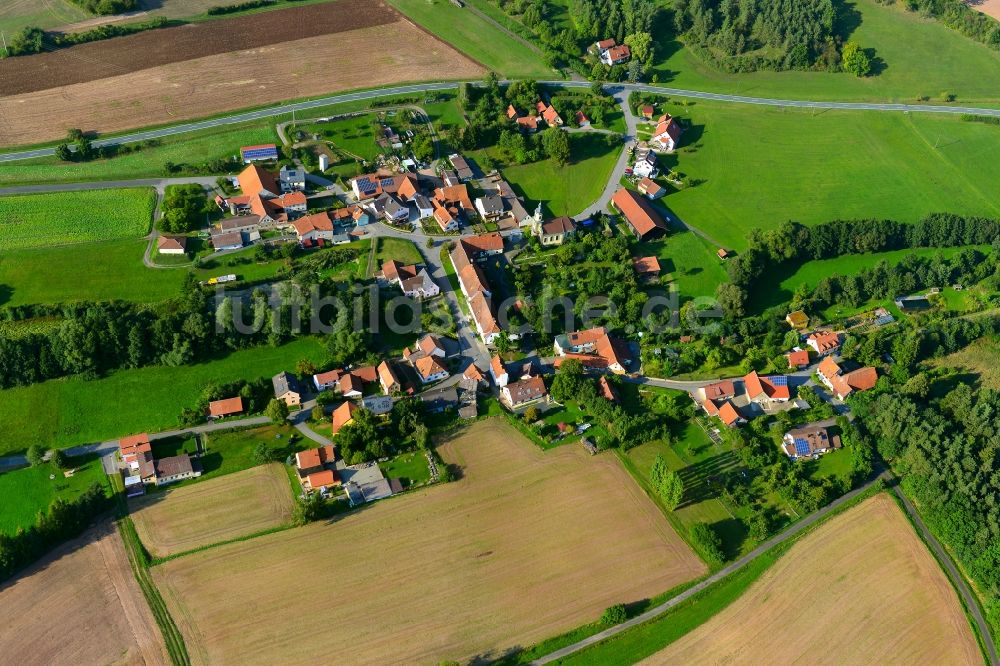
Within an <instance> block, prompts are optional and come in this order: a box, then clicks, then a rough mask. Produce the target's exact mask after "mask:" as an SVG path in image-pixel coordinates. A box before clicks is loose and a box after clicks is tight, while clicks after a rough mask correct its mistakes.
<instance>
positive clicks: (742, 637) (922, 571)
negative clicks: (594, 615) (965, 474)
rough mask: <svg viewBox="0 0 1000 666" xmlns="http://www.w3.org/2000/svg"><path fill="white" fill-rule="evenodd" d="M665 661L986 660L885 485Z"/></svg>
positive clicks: (652, 664) (651, 664)
mask: <svg viewBox="0 0 1000 666" xmlns="http://www.w3.org/2000/svg"><path fill="white" fill-rule="evenodd" d="M641 663H642V664H643V666H657V665H660V664H664V665H666V664H695V663H697V664H706V665H707V664H764V663H770V664H815V665H822V664H829V665H830V666H834V665H838V666H840V665H844V664H859V665H860V664H950V665H958V664H969V665H971V664H982V663H983V658H982V656H981V655H980V652H979V646H978V645H977V644H976V639H975V636H974V635H973V633H972V630H971V628H970V627H969V622H968V620H967V619H966V617H965V614H964V612H963V611H962V607H961V605H960V604H959V600H958V597H957V595H956V594H955V591H954V590H953V589H952V587H951V585H950V584H949V582H948V579H947V578H946V577H945V575H944V572H943V571H941V569H940V567H939V566H938V564H937V562H936V561H935V560H934V558H933V557H932V556H931V554H930V553H929V552H928V550H927V548H926V546H925V545H924V544H923V542H922V541H921V540H920V539H919V538H918V537H917V535H916V533H915V532H914V531H913V528H912V527H911V525H910V524H909V523H908V522H907V520H906V518H905V517H904V515H903V513H902V511H901V510H900V509H899V508H898V507H897V506H896V504H895V503H894V502H893V500H892V499H891V498H890V497H889V496H888V495H887V494H885V493H883V494H880V495H877V496H876V497H873V498H871V499H869V500H866V501H865V502H864V503H863V504H861V505H859V506H856V507H854V508H852V509H850V510H849V511H847V512H845V513H843V514H841V515H839V516H836V517H834V518H832V519H831V520H830V521H829V522H827V523H826V524H824V525H822V526H821V527H819V528H818V529H817V530H816V531H815V532H813V533H811V534H808V535H806V536H805V537H804V538H803V539H802V540H801V541H800V542H798V543H796V544H795V545H794V546H792V548H791V549H790V550H789V551H788V552H787V553H786V554H785V555H784V556H782V558H781V559H780V560H779V561H778V562H777V563H776V564H775V565H774V566H773V567H771V569H770V570H769V571H767V572H766V573H765V574H764V576H763V577H762V578H761V579H760V580H758V581H757V582H756V583H755V584H754V585H753V586H751V588H750V589H749V590H747V591H746V592H745V593H744V594H743V595H742V596H741V597H740V598H739V599H737V600H736V601H735V602H734V603H732V604H731V605H730V606H728V607H727V608H726V609H725V610H723V611H722V612H721V613H719V614H718V615H716V616H715V617H713V618H712V619H711V620H709V621H708V622H706V623H705V624H703V625H701V626H700V627H698V628H697V629H695V630H694V631H692V632H691V633H689V634H687V635H686V636H684V637H682V638H680V639H679V640H677V641H676V642H675V643H673V644H672V645H670V646H668V647H667V648H666V649H664V650H662V651H661V652H659V653H657V654H655V655H653V656H652V657H650V658H649V659H647V660H646V661H643V662H641Z"/></svg>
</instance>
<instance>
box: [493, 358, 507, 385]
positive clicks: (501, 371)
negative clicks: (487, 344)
mask: <svg viewBox="0 0 1000 666" xmlns="http://www.w3.org/2000/svg"><path fill="white" fill-rule="evenodd" d="M490 376H491V377H492V378H493V383H494V384H496V386H497V388H503V387H504V386H506V385H507V383H508V381H510V375H509V374H508V373H507V368H506V366H504V363H503V359H502V358H500V355H499V354H494V355H493V358H492V359H491V360H490Z"/></svg>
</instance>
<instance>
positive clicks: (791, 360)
mask: <svg viewBox="0 0 1000 666" xmlns="http://www.w3.org/2000/svg"><path fill="white" fill-rule="evenodd" d="M785 358H786V359H787V360H788V367H789V368H791V369H792V370H798V369H799V368H804V367H806V366H808V365H809V352H808V351H806V350H805V349H796V350H795V351H790V352H788V353H787V354H785Z"/></svg>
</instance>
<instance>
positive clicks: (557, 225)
mask: <svg viewBox="0 0 1000 666" xmlns="http://www.w3.org/2000/svg"><path fill="white" fill-rule="evenodd" d="M575 233H576V222H574V221H573V218H570V217H565V216H563V217H556V218H553V219H551V220H548V221H547V222H540V223H538V224H537V226H536V230H535V235H536V236H538V240H539V241H541V243H542V245H546V246H549V245H562V244H563V241H565V240H566V239H567V238H572V237H573V235H574V234H575Z"/></svg>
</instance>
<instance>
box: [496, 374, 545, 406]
mask: <svg viewBox="0 0 1000 666" xmlns="http://www.w3.org/2000/svg"><path fill="white" fill-rule="evenodd" d="M547 397H548V392H547V391H546V390H545V381H544V380H543V379H542V378H541V377H526V378H524V379H520V380H518V381H516V382H513V383H511V384H507V385H506V386H504V387H503V388H501V389H500V400H501V401H502V402H503V403H504V404H505V405H506V406H507V407H509V408H510V409H519V408H521V407H526V406H528V405H529V404H531V403H534V402H538V401H540V400H544V399H545V398H547Z"/></svg>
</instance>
